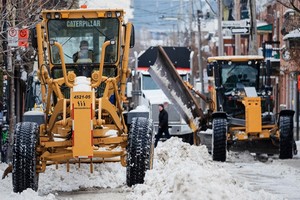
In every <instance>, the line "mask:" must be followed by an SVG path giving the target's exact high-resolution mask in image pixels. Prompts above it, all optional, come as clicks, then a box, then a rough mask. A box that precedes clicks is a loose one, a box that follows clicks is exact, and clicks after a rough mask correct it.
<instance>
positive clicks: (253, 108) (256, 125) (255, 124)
mask: <svg viewBox="0 0 300 200" xmlns="http://www.w3.org/2000/svg"><path fill="white" fill-rule="evenodd" d="M243 104H244V105H245V110H246V116H245V119H246V132H247V133H260V132H261V130H262V129H261V121H262V119H261V100H260V97H244V100H243Z"/></svg>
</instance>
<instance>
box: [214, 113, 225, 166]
mask: <svg viewBox="0 0 300 200" xmlns="http://www.w3.org/2000/svg"><path fill="white" fill-rule="evenodd" d="M226 149H227V121H226V119H225V118H214V119H213V135H212V157H213V160H214V161H221V162H225V161H226Z"/></svg>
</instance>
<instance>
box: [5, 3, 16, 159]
mask: <svg viewBox="0 0 300 200" xmlns="http://www.w3.org/2000/svg"><path fill="white" fill-rule="evenodd" d="M11 7H12V4H11V0H7V2H6V5H5V7H4V8H3V9H6V11H7V10H9V11H10V12H13V9H11ZM14 17H15V16H14V14H13V13H6V18H5V19H6V20H5V21H6V22H7V21H9V22H10V24H11V26H12V27H14V26H15V21H14ZM7 74H8V79H9V98H10V99H9V100H10V106H9V146H8V150H7V161H8V162H10V161H11V160H12V145H13V142H14V127H15V82H14V77H15V75H14V66H13V63H12V52H11V47H8V48H7Z"/></svg>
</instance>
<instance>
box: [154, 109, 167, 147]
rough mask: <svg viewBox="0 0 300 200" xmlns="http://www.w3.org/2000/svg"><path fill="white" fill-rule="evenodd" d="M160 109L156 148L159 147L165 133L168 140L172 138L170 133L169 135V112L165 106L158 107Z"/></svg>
mask: <svg viewBox="0 0 300 200" xmlns="http://www.w3.org/2000/svg"><path fill="white" fill-rule="evenodd" d="M158 109H159V116H158V133H157V135H156V136H155V144H154V146H155V147H156V146H157V143H158V141H159V139H160V138H161V137H162V134H163V133H164V134H165V136H166V138H167V139H169V138H170V133H169V117H168V112H167V111H166V110H165V109H164V105H163V104H159V105H158Z"/></svg>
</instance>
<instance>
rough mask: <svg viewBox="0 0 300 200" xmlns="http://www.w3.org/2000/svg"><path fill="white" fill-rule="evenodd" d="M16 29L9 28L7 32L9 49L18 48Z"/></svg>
mask: <svg viewBox="0 0 300 200" xmlns="http://www.w3.org/2000/svg"><path fill="white" fill-rule="evenodd" d="M18 31H19V30H18V28H14V27H10V28H8V32H7V45H8V46H10V47H17V46H18Z"/></svg>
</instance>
